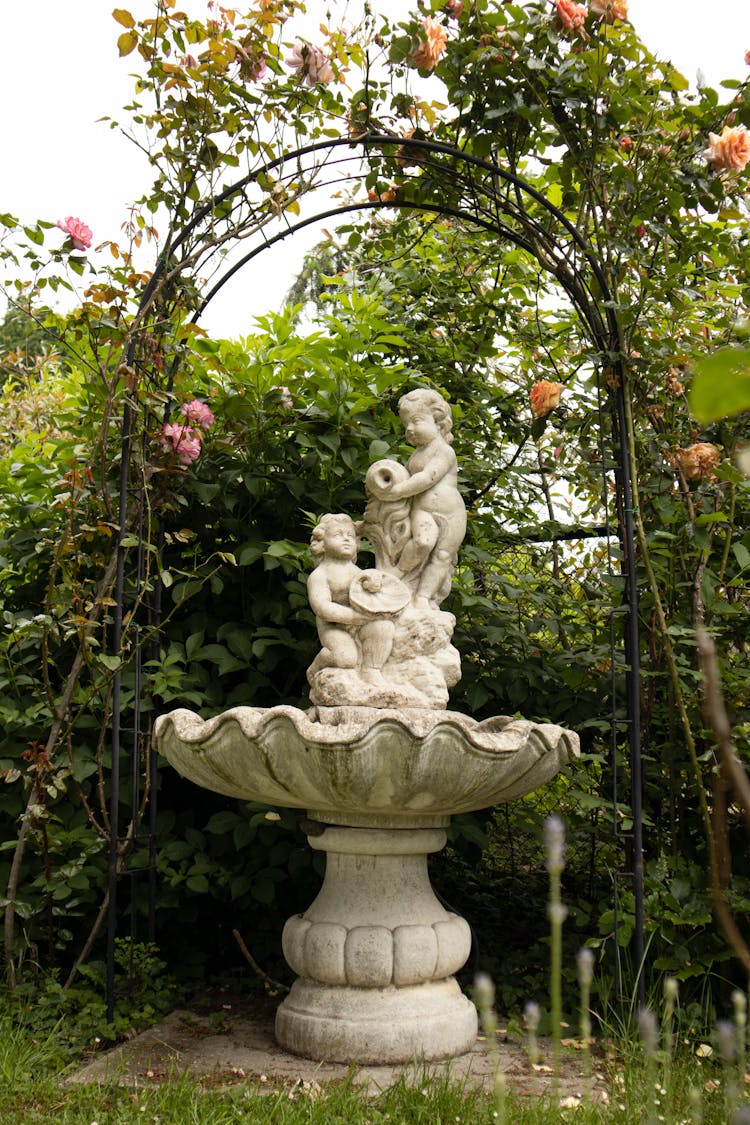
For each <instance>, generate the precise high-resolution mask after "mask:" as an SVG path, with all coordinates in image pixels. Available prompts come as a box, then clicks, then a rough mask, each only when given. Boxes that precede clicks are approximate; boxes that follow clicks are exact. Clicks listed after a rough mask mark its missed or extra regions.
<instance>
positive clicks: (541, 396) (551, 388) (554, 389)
mask: <svg viewBox="0 0 750 1125" xmlns="http://www.w3.org/2000/svg"><path fill="white" fill-rule="evenodd" d="M564 390H565V387H564V385H563V384H562V383H550V382H549V381H548V380H547V379H540V380H539V382H538V383H534V386H533V387H532V388H531V394H530V395H529V401H530V402H531V413H532V414H533V415H534V417H535V418H544V417H545V416H546V415H547V414H549V413H550V411H552V410H554V409H555V407H556V406H557V405H558V403H559V402H560V395H561V394H562V393H563V391H564Z"/></svg>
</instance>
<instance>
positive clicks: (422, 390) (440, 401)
mask: <svg viewBox="0 0 750 1125" xmlns="http://www.w3.org/2000/svg"><path fill="white" fill-rule="evenodd" d="M420 406H421V407H424V408H425V409H427V410H429V411H430V413H431V414H432V417H433V418H434V419H435V422H436V424H437V428H438V430H439V431H440V433H441V435H442V436H443V437H444V438H445V440H446V441H449V442H450V441H453V434H452V432H451V431H452V429H453V415H452V414H451V408H450V406H449V404H448V403H447V402H446V401H445V399H444V398H443V396H442V395H441V394H438V392H437V391H430V390H428V389H427V387H418V388H417V390H416V391H409V392H408V394H405V395H403V396H402V397H401V398H400V399H399V400H398V412H399V414H402V412H403V409H404V407H406V409H407V410H409V409H414V408H415V407H420Z"/></svg>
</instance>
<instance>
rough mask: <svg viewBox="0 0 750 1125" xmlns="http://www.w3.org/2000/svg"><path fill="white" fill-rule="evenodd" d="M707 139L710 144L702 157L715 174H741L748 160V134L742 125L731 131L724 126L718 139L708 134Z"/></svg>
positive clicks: (749, 157) (749, 146)
mask: <svg viewBox="0 0 750 1125" xmlns="http://www.w3.org/2000/svg"><path fill="white" fill-rule="evenodd" d="M708 139H709V141H710V144H709V147H708V148H707V149H706V150H705V152H704V153H703V155H704V156H705V158H706V160H710V161H711V163H712V164H713V166H714V168H715V169H716V171H717V172H741V171H742V169H743V168H744V167H745V165H746V164H747V162H748V160H750V133H748V131H747V129H746V128H745V126H744V125H736V126H735V127H734V128H733V129H732V128H730V127H729V125H725V126H724V128H723V129H722V131H721V136H720V137H717V135H716V133H709V134H708Z"/></svg>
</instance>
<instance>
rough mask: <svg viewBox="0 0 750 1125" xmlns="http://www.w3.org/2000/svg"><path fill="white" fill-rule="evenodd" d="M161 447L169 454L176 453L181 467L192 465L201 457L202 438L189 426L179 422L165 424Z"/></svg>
mask: <svg viewBox="0 0 750 1125" xmlns="http://www.w3.org/2000/svg"><path fill="white" fill-rule="evenodd" d="M161 447H162V449H164V450H165V451H166V452H167V453H176V454H177V460H178V461H179V462H180V464H181V465H192V463H193V461H197V460H198V458H199V457H200V455H201V442H200V438H199V437H198V436H197V434H195V433H194V432H193V431H192V430H191V429H190V427H189V426H183V425H181V424H180V423H179V422H165V423H164V432H163V433H162V437H161Z"/></svg>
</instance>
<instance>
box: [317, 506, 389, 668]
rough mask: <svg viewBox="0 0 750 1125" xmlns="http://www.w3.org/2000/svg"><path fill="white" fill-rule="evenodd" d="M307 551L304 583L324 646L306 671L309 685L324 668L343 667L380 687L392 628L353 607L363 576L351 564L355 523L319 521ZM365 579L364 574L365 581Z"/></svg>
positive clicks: (344, 519) (386, 621)
mask: <svg viewBox="0 0 750 1125" xmlns="http://www.w3.org/2000/svg"><path fill="white" fill-rule="evenodd" d="M310 550H311V551H312V555H313V559H314V560H315V570H314V571H313V572H312V574H311V575H310V577H309V578H308V580H307V596H308V598H309V601H310V606H311V607H312V610H313V613H314V614H315V617H316V620H317V625H318V636H319V637H320V643H321V645H322V646H323V647H322V649H321V651H320V652H319V653H318V655H317V656H316V657H315V660H314V661H313V662H312V664H311V665H310V667H309V669H308V671H307V678H308V680H310V682H311V683H312V682H313V677H314V676H315V675H316V673H318V672H319V671H321V669H323V668H341V669H351V670H353V671H357V672H358V673H359V675H360V676H361V677H362V679H363V680H366V681H367V682H368V683H371V684H381V683H383V682H384V681H383V673H382V668H383V665H384V664H385V663H386V661H387V660H388V657H389V656H390V654H391V649H392V647H393V634H394V624H393V621H392V620H391V619H390V618H389V617H374V616H373V615H372V614H368V613H366V612H362V611H361V610H358V609H355V608H354V606H352V604H351V601H350V591H351V588H352V583H353V582H354V581H355V579H361V578H362V576H363V572H362V571H361V570H360V568H359V567H358V566H357V564H356V561H355V560H356V558H357V553H358V550H359V539H358V537H357V531H356V528H355V526H354V521H353V520H352V519H351V518H350V517H349V516H346V515H334V514H331V513H329V514H328V515H325V516H323V518H322V519H321V521H320V523H319V524H318V525H317V527H316V528H315V529H314V530H313V533H312V538H311V540H310ZM368 577H369V576H368V575H367V574H365V581H367V579H368ZM369 580H370V582H372V578H369ZM365 588H367V587H366V586H365Z"/></svg>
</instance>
